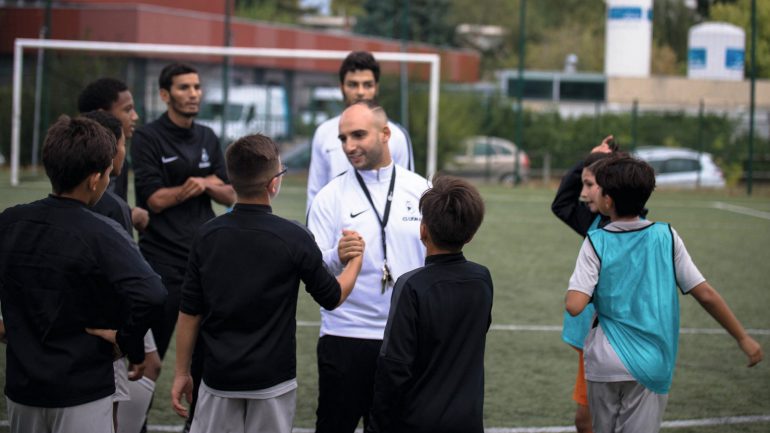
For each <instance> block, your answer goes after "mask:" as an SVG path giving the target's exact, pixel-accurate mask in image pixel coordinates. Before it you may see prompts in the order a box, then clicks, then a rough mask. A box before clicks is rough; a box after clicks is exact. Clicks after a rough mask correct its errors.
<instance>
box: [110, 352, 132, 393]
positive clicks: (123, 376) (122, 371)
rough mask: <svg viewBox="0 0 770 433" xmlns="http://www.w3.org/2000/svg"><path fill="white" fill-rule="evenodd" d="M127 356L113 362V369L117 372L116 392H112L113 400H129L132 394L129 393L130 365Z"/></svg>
mask: <svg viewBox="0 0 770 433" xmlns="http://www.w3.org/2000/svg"><path fill="white" fill-rule="evenodd" d="M126 362H128V361H126V358H120V359H118V360H115V361H113V362H112V370H113V371H114V372H115V394H112V401H115V402H117V401H128V400H131V396H130V395H128V365H126Z"/></svg>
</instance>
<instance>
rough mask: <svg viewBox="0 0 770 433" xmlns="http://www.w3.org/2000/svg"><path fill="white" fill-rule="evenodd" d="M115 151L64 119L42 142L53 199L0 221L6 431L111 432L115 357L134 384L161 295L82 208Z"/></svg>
mask: <svg viewBox="0 0 770 433" xmlns="http://www.w3.org/2000/svg"><path fill="white" fill-rule="evenodd" d="M115 153H116V148H115V138H114V137H113V136H111V133H110V132H108V131H107V130H106V129H104V128H103V127H101V126H100V125H99V124H97V123H96V122H94V121H92V120H89V119H85V118H73V119H71V118H69V117H67V116H62V117H61V118H60V119H59V120H58V121H57V122H56V123H55V124H54V125H53V126H51V128H50V129H49V130H48V134H47V135H46V138H45V142H44V144H43V165H44V166H45V171H46V174H47V175H48V178H49V179H50V181H51V186H52V189H53V193H52V194H51V195H50V196H49V197H47V198H44V199H42V200H38V201H35V202H33V203H29V204H24V205H19V206H15V207H12V208H9V209H6V210H5V211H4V212H3V213H2V214H0V301H2V310H3V317H4V318H5V325H6V326H7V338H8V348H7V353H6V356H7V362H6V365H5V368H6V374H5V377H6V379H7V382H6V384H5V395H6V398H7V401H8V419H9V421H10V431H11V432H13V433H16V432H19V433H21V432H32V431H47V432H53V433H58V432H61V433H65V432H84V433H90V432H93V433H103V432H109V431H112V428H113V417H112V394H113V393H114V392H115V381H114V372H113V357H114V354H115V352H116V351H115V349H116V348H117V349H119V352H122V353H124V354H126V356H127V358H128V360H129V362H130V364H131V365H130V367H129V371H130V372H131V375H132V376H133V377H134V378H138V377H141V375H142V371H143V369H144V344H143V341H142V337H143V336H144V334H145V333H146V332H147V329H148V327H149V324H150V321H151V319H152V315H153V313H154V312H156V311H157V310H158V309H159V308H160V306H161V305H163V302H164V301H165V297H166V290H165V288H164V287H163V285H162V284H161V280H160V277H158V275H157V274H156V273H155V272H153V270H152V269H151V268H150V266H149V265H148V264H147V262H145V260H144V258H142V256H141V254H140V253H139V249H138V248H137V247H136V244H135V243H134V242H133V241H132V240H131V239H130V238H129V236H128V234H127V233H126V232H125V230H123V229H122V228H121V227H120V226H119V225H118V224H117V223H116V222H115V221H113V220H112V219H109V218H107V217H105V216H103V215H98V214H96V213H94V212H92V211H91V210H89V207H90V206H93V205H94V204H95V203H97V202H98V201H99V198H100V197H101V196H102V194H103V193H104V190H105V189H106V188H107V184H108V183H109V180H110V179H109V175H110V171H111V170H112V166H113V158H114V157H115ZM88 328H109V329H112V330H111V331H103V332H94V331H91V330H88ZM92 334H93V335H92ZM100 337H102V338H100ZM105 340H109V342H108V341H105ZM110 343H112V344H110Z"/></svg>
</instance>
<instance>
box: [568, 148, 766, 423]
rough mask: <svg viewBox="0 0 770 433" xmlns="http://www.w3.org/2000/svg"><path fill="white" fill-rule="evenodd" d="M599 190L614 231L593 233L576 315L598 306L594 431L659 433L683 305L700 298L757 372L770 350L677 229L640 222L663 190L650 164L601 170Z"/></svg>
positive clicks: (588, 358)
mask: <svg viewBox="0 0 770 433" xmlns="http://www.w3.org/2000/svg"><path fill="white" fill-rule="evenodd" d="M591 171H592V172H593V173H594V174H595V176H596V184H597V186H596V187H594V188H591V189H590V190H588V191H585V190H586V189H587V187H586V186H584V194H583V195H585V196H586V198H587V200H588V201H589V202H591V203H592V204H594V205H595V207H596V208H597V209H599V211H600V212H601V213H602V214H604V215H606V216H609V217H610V224H608V225H606V226H605V227H603V228H601V229H597V230H593V231H590V232H589V233H588V237H587V238H586V240H585V241H584V242H583V246H582V247H581V250H580V253H579V255H578V259H577V263H576V265H575V271H574V273H573V274H572V277H571V278H570V282H569V289H568V291H567V296H566V309H567V311H568V312H569V313H570V314H571V315H573V316H574V315H577V314H580V312H582V311H583V310H584V309H585V308H586V306H587V305H588V303H589V302H592V303H593V305H594V307H595V308H596V316H595V319H594V321H593V326H592V329H591V331H590V333H589V334H588V337H587V338H586V341H585V345H584V352H585V353H584V356H585V371H586V380H587V381H588V402H589V406H590V410H591V414H592V415H593V428H594V432H596V433H602V432H614V431H615V430H616V428H617V427H618V426H623V428H624V431H628V432H645V433H647V432H657V431H659V430H660V424H661V421H662V418H663V412H664V410H665V408H666V403H667V401H668V391H669V389H670V387H671V380H672V378H673V374H674V366H675V363H676V355H677V347H678V343H679V338H678V337H679V297H678V294H677V293H676V287H677V286H678V287H679V288H680V290H681V292H682V293H684V294H688V293H689V294H692V295H693V296H694V297H695V299H696V300H697V301H698V302H699V303H700V304H701V306H702V307H703V308H704V309H705V310H706V311H707V312H708V313H709V314H710V315H711V316H712V317H714V319H715V320H716V321H717V322H718V323H719V324H720V325H722V327H724V328H725V329H726V330H727V332H728V333H730V335H731V336H733V338H735V339H736V341H737V342H738V345H739V347H740V348H741V350H742V351H743V352H744V353H745V354H746V355H747V356H748V358H749V366H753V365H755V364H757V363H758V362H759V361H761V360H762V349H761V347H760V345H759V343H757V342H756V341H755V340H754V339H753V338H751V337H750V336H749V335H748V334H747V333H746V331H745V330H744V328H743V326H742V325H741V323H740V322H739V321H738V319H736V317H735V315H734V314H733V313H732V311H731V310H730V308H729V307H728V306H727V304H726V303H725V301H724V300H723V299H722V297H721V296H720V295H719V293H718V292H717V291H716V290H715V289H714V288H713V287H711V285H710V284H709V283H708V282H707V281H706V280H705V279H704V278H703V276H702V275H701V273H700V271H699V270H698V268H697V267H696V266H695V264H694V263H693V262H692V259H691V258H690V256H689V254H688V253H687V249H686V248H685V246H684V243H683V242H682V240H681V238H680V237H679V235H678V234H677V233H676V231H675V230H674V229H673V228H671V226H669V225H668V224H666V223H660V222H657V223H654V222H652V221H649V220H644V219H641V218H640V217H639V215H640V213H641V212H642V209H644V206H645V204H646V202H647V199H648V198H649V197H650V195H651V194H652V191H653V189H654V188H655V173H654V171H653V169H652V167H650V166H649V164H647V163H645V162H643V161H640V160H637V159H635V158H632V157H629V156H617V157H610V158H605V159H603V160H600V161H598V162H596V163H595V164H594V165H592V166H591Z"/></svg>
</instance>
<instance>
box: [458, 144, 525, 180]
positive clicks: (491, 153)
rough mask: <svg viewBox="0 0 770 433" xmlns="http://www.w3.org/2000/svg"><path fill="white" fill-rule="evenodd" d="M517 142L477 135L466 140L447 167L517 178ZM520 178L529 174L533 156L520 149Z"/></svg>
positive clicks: (473, 173) (466, 174)
mask: <svg viewBox="0 0 770 433" xmlns="http://www.w3.org/2000/svg"><path fill="white" fill-rule="evenodd" d="M515 161H516V145H515V144H513V143H512V142H511V141H508V140H506V139H504V138H500V137H486V136H475V137H468V138H466V139H464V140H463V141H462V144H461V147H460V153H458V154H455V155H453V156H452V159H450V160H449V161H447V164H446V166H445V167H444V171H445V172H446V173H448V174H453V175H455V176H462V177H468V178H475V179H488V180H491V181H495V182H501V183H507V184H511V183H513V182H514V181H515V176H514V167H515V165H516V164H515ZM518 174H519V179H518V180H519V181H522V180H526V179H527V178H528V177H529V156H527V154H526V152H524V151H523V150H522V151H520V152H519V173H518Z"/></svg>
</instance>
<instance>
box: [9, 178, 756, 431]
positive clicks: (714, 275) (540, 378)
mask: <svg viewBox="0 0 770 433" xmlns="http://www.w3.org/2000/svg"><path fill="white" fill-rule="evenodd" d="M22 181H23V183H22V185H21V186H20V187H16V188H11V187H9V183H8V172H7V171H0V208H2V209H4V208H6V207H8V206H10V205H13V204H15V203H21V202H28V201H31V200H34V199H37V198H39V197H42V196H44V195H45V194H47V192H48V183H47V181H46V179H45V177H44V176H42V175H40V176H37V177H32V176H31V175H28V176H27V177H26V178H23V179H22ZM481 191H482V194H483V196H484V198H485V200H486V203H487V215H486V219H485V221H484V224H483V226H482V228H481V230H480V232H479V233H478V234H477V236H476V238H475V240H474V241H473V242H472V243H471V244H470V245H469V246H468V247H467V248H466V250H465V253H466V256H467V257H468V258H469V259H470V260H473V261H476V262H479V263H482V264H484V265H486V266H487V267H489V268H490V270H491V271H492V276H493V279H494V282H495V304H494V309H493V326H499V325H519V326H531V325H537V326H541V325H542V326H545V327H546V330H501V329H492V330H491V331H490V332H489V336H488V340H487V341H488V343H487V352H486V405H485V419H486V426H487V428H502V429H513V428H524V427H542V426H569V425H571V423H572V417H573V415H574V403H573V402H572V400H571V392H572V386H573V383H574V376H575V373H576V368H577V365H576V364H577V361H576V360H577V356H576V354H575V352H574V351H573V350H572V349H570V348H569V347H568V346H566V345H565V344H564V343H562V342H561V339H560V333H559V332H558V331H555V330H548V329H550V328H548V327H549V326H558V325H560V324H561V315H562V311H563V297H564V291H565V289H566V284H567V281H568V279H569V276H570V274H571V272H572V268H573V266H574V263H575V258H576V255H577V251H578V248H579V246H580V242H581V239H580V238H579V237H578V236H577V235H576V234H575V233H573V232H572V231H571V230H570V229H569V228H567V227H566V226H565V225H564V224H562V223H561V222H560V221H558V220H557V219H556V218H555V217H554V216H553V215H552V214H551V212H550V201H551V199H552V197H553V194H554V189H553V188H545V187H537V186H525V187H522V188H517V189H509V188H503V187H499V186H483V187H481ZM304 203H305V190H304V179H303V178H301V177H292V176H288V177H287V178H286V180H285V182H284V187H283V188H282V192H281V195H280V196H279V197H278V199H277V200H276V202H275V203H274V211H275V212H276V213H277V214H279V215H282V216H285V217H288V218H293V219H298V220H304V217H303V213H304ZM715 203H724V204H728V205H732V206H734V207H732V208H731V210H725V209H718V208H716V207H715ZM649 208H650V209H651V212H650V214H649V217H650V219H652V220H658V221H667V222H670V223H672V224H673V226H674V227H675V228H676V229H677V230H678V232H679V234H680V235H681V236H682V237H683V239H684V241H685V243H686V245H687V247H688V250H689V252H690V254H691V255H692V257H693V259H694V260H695V263H696V264H697V265H698V267H699V268H700V269H701V271H702V272H703V273H704V275H705V276H706V278H707V279H708V280H709V281H710V282H711V283H712V284H713V285H714V286H715V287H716V288H717V289H718V290H719V291H720V292H721V293H722V295H723V296H724V298H725V299H726V300H727V302H728V304H729V305H730V306H731V307H732V308H733V310H734V311H735V313H736V314H737V316H738V317H739V319H741V321H742V322H743V324H744V325H745V326H746V327H747V328H753V329H757V330H760V331H761V332H760V333H755V335H754V336H755V338H757V340H758V341H759V342H760V343H761V344H762V345H763V346H764V348H765V353H766V356H767V355H769V354H770V335H769V332H770V331H769V330H770V313H769V312H768V308H770V266H769V265H768V263H770V260H769V259H768V257H770V192H768V191H767V190H760V191H756V190H755V194H754V196H752V197H750V198H747V197H746V196H745V193H744V192H743V191H719V192H706V191H690V192H676V191H658V192H655V193H654V194H653V198H652V200H651V201H650V203H649ZM739 212H744V213H739ZM746 212H748V213H751V212H753V215H747V214H745V213H746ZM681 303H682V308H681V311H682V320H681V324H682V327H683V328H697V329H702V328H707V329H714V328H717V327H718V325H717V324H716V323H715V322H714V321H713V320H712V319H711V318H710V316H708V315H707V314H706V313H705V312H704V311H703V310H702V309H701V308H700V307H699V306H698V304H697V302H695V300H694V299H690V298H689V297H683V299H682V300H681ZM297 320H299V321H302V322H317V321H318V320H319V313H318V307H317V306H316V305H315V304H313V302H312V300H311V299H310V297H309V296H307V295H301V296H300V306H299V309H298V317H297ZM297 334H298V335H297V360H298V380H299V383H300V387H299V391H298V400H297V415H296V419H295V426H296V427H299V428H311V427H312V426H313V425H314V420H315V415H314V412H315V407H316V386H317V383H316V363H315V344H316V340H317V337H318V327H317V326H315V325H314V324H313V323H310V324H307V325H303V326H300V327H299V328H298V333H297ZM0 351H4V349H0ZM0 362H1V363H3V365H4V362H5V357H4V356H3V357H2V361H0ZM173 362H174V356H173V346H172V348H171V349H170V350H169V354H168V356H167V358H166V360H165V362H164V372H163V373H162V374H161V378H160V380H159V383H158V388H157V392H156V398H155V404H154V407H153V409H152V412H151V414H150V424H153V425H165V426H179V425H181V423H182V421H181V419H180V418H178V417H177V416H176V414H174V413H173V411H172V410H171V408H170V402H169V397H168V396H169V386H170V382H171V377H172V373H173ZM745 364H746V360H745V358H744V356H743V355H742V353H741V352H740V351H739V350H738V348H737V346H736V345H735V343H734V341H733V340H732V339H731V338H730V337H729V336H728V335H727V334H726V333H724V332H720V333H702V332H701V333H692V334H691V333H684V334H683V335H682V337H681V339H680V352H679V360H678V362H677V371H676V376H675V378H674V384H673V387H672V391H671V395H670V399H669V404H668V409H667V411H666V415H665V420H667V421H673V420H700V419H706V418H722V417H731V416H765V417H767V416H770V360H765V361H764V362H763V363H761V364H760V365H759V366H757V367H755V368H752V369H748V368H746V367H745ZM0 381H2V383H5V377H4V368H3V369H0ZM0 419H6V412H5V400H4V399H2V400H0ZM765 419H767V418H765ZM768 430H770V422H768V421H767V420H765V421H760V422H753V423H745V424H739V425H724V426H711V427H683V428H678V429H677V431H679V432H698V433H711V432H723V431H742V432H767V431H768ZM0 431H7V429H6V430H2V428H0ZM513 431H523V430H513Z"/></svg>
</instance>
